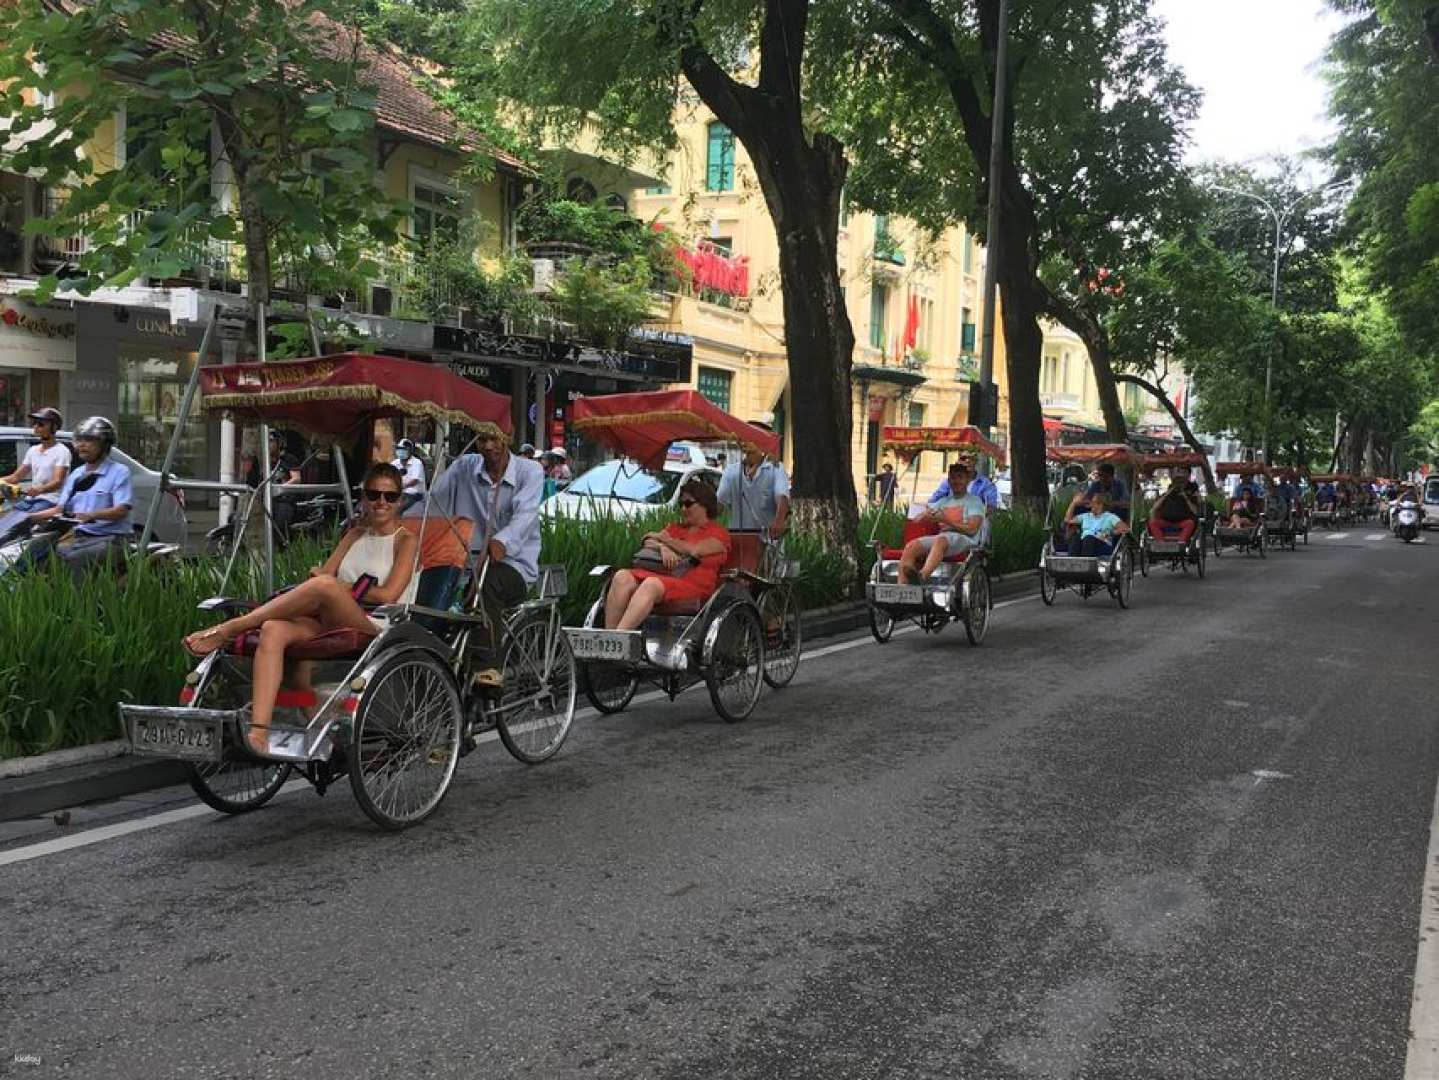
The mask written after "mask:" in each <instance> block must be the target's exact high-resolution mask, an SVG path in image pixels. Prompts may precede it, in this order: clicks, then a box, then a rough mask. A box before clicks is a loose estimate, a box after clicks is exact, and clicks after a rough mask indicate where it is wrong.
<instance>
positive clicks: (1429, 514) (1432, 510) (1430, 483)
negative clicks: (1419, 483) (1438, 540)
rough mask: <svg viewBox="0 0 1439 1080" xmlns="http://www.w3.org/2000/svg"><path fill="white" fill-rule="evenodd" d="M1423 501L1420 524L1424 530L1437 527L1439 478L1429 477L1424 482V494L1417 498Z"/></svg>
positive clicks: (1438, 520)
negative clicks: (1422, 513) (1422, 514)
mask: <svg viewBox="0 0 1439 1080" xmlns="http://www.w3.org/2000/svg"><path fill="white" fill-rule="evenodd" d="M1419 497H1420V499H1422V500H1423V507H1424V517H1423V518H1421V519H1420V524H1421V526H1422V527H1423V528H1425V529H1432V528H1434V527H1435V526H1436V525H1439V476H1430V477H1428V478H1426V479H1425V481H1424V493H1423V494H1422V495H1421V496H1419Z"/></svg>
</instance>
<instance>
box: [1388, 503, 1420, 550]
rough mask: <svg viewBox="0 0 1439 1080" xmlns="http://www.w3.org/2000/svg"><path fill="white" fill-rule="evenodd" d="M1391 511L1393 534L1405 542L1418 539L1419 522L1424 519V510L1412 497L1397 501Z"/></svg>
mask: <svg viewBox="0 0 1439 1080" xmlns="http://www.w3.org/2000/svg"><path fill="white" fill-rule="evenodd" d="M1390 513H1391V518H1390V520H1391V523H1392V524H1391V528H1392V529H1393V530H1394V535H1395V536H1397V537H1398V538H1399V539H1400V540H1403V541H1404V542H1405V543H1406V544H1412V543H1413V542H1414V541H1415V540H1418V539H1419V529H1420V522H1422V521H1423V519H1424V511H1423V510H1422V509H1421V508H1420V506H1419V504H1418V503H1416V502H1414V501H1413V500H1412V499H1405V500H1404V501H1403V502H1401V503H1399V504H1398V505H1397V506H1395V507H1394V509H1393V510H1392V511H1391V512H1390Z"/></svg>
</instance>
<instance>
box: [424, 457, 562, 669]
mask: <svg viewBox="0 0 1439 1080" xmlns="http://www.w3.org/2000/svg"><path fill="white" fill-rule="evenodd" d="M476 445H477V446H478V447H479V452H478V453H472V454H462V455H460V457H458V458H456V459H455V462H454V464H453V465H451V466H450V467H449V468H448V469H446V470H445V473H444V475H443V476H442V477H440V480H439V482H438V483H436V484H435V486H434V487H433V488H431V489H430V494H429V497H428V500H427V501H428V503H429V507H430V515H431V516H432V517H440V516H444V517H460V518H468V519H469V520H470V521H472V522H474V532H473V533H472V534H471V541H470V542H471V548H470V551H471V553H472V554H474V555H476V556H478V557H479V558H481V559H485V558H488V559H489V561H490V565H489V569H488V570H486V571H485V575H484V587H483V588H482V589H481V591H480V606H481V607H482V608H483V609H484V613H485V620H486V622H487V623H488V626H486V627H481V628H480V632H479V635H478V640H476V641H475V642H474V643H473V644H472V646H471V648H472V649H473V653H472V657H471V658H470V663H471V666H472V668H475V669H477V670H476V671H475V675H474V681H475V684H476V686H478V687H480V688H483V689H487V690H496V689H499V688H500V687H502V686H503V685H504V679H503V676H502V675H501V674H500V671H499V669H498V668H496V667H495V664H496V652H497V650H498V648H499V644H500V641H499V634H500V629H501V627H502V626H503V625H504V617H505V611H506V609H508V608H512V607H515V606H516V605H518V604H521V603H523V602H524V600H525V597H526V596H527V595H528V594H529V587H530V585H532V584H533V583H534V581H535V579H536V578H537V577H539V572H540V571H539V566H540V496H541V494H542V493H543V492H544V487H545V471H544V469H543V468H542V467H541V466H540V463H539V462H537V461H532V460H530V459H529V458H522V457H519V456H517V455H515V454H512V453H510V448H509V447H508V446H507V445H506V444H505V440H504V436H502V435H500V434H499V433H497V432H486V433H483V434H481V435H480V437H479V439H478V440H477V442H476ZM423 512H424V506H423V505H418V506H413V507H411V508H410V509H409V511H407V512H406V515H405V516H406V517H419V516H421V514H422V513H423Z"/></svg>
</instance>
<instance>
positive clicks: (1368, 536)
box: [1364, 533, 1389, 540]
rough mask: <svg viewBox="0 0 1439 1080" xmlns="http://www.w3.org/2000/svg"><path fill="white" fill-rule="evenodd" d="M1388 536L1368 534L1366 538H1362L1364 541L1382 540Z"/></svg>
mask: <svg viewBox="0 0 1439 1080" xmlns="http://www.w3.org/2000/svg"><path fill="white" fill-rule="evenodd" d="M1388 535H1389V534H1388V533H1369V534H1368V535H1367V536H1365V537H1364V539H1365V540H1383V539H1384V538H1385V537H1387V536H1388Z"/></svg>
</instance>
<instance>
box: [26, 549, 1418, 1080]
mask: <svg viewBox="0 0 1439 1080" xmlns="http://www.w3.org/2000/svg"><path fill="white" fill-rule="evenodd" d="M1366 535H1367V534H1366V533H1364V532H1363V531H1359V532H1355V533H1351V534H1348V535H1346V536H1345V537H1344V538H1342V539H1339V540H1325V539H1317V540H1316V542H1315V543H1314V544H1312V545H1311V546H1310V547H1309V548H1308V549H1307V550H1301V551H1300V552H1298V553H1296V554H1276V555H1274V556H1272V557H1271V558H1270V559H1269V560H1267V561H1265V562H1260V561H1258V560H1257V559H1244V558H1241V557H1233V556H1226V557H1225V558H1224V559H1222V560H1221V561H1220V562H1218V563H1217V564H1216V563H1212V564H1211V566H1212V571H1213V572H1212V574H1211V577H1210V578H1209V580H1208V581H1205V582H1197V581H1194V580H1184V579H1177V578H1171V577H1170V576H1169V575H1168V574H1164V573H1161V575H1160V576H1159V577H1157V578H1152V579H1150V580H1149V581H1144V582H1139V583H1137V585H1136V589H1135V607H1134V609H1133V610H1131V611H1129V612H1120V611H1118V610H1116V609H1115V608H1114V607H1113V606H1112V605H1111V603H1110V602H1109V601H1108V600H1107V599H1104V600H1093V601H1090V602H1089V603H1088V604H1087V605H1086V604H1084V603H1082V602H1081V601H1080V600H1079V599H1078V598H1076V597H1074V596H1071V595H1062V596H1061V597H1060V599H1059V602H1058V604H1057V605H1056V606H1055V607H1054V608H1052V609H1046V608H1043V607H1041V606H1040V605H1039V604H1038V603H1037V602H1025V603H1020V604H1016V605H1013V606H1009V607H1007V608H1005V609H1003V610H1000V611H998V612H996V618H995V621H994V625H993V628H992V630H991V635H990V638H989V641H988V642H987V643H986V645H985V646H984V647H983V648H982V649H979V650H974V649H971V648H969V647H968V646H967V645H966V644H965V643H964V642H963V638H962V634H959V635H957V634H955V633H954V632H953V631H952V630H951V631H947V632H946V633H945V634H943V635H941V636H940V637H938V638H928V639H926V638H922V637H920V636H919V635H910V636H907V637H896V639H895V640H894V641H893V642H892V643H891V644H890V645H889V646H887V647H884V648H879V647H876V646H873V645H869V644H859V645H857V646H855V647H853V648H849V649H844V650H840V651H832V652H829V653H828V654H827V655H823V656H820V657H817V658H815V659H812V660H810V661H808V662H807V663H806V666H805V667H804V668H802V670H801V674H800V678H799V680H798V681H797V682H796V684H795V686H794V687H793V688H791V689H790V690H788V691H785V692H784V693H782V694H779V695H772V696H769V697H768V698H766V700H765V702H764V703H763V707H762V709H761V710H760V712H759V713H758V714H757V718H756V719H755V720H753V721H752V722H750V723H748V724H745V725H742V726H739V727H728V726H725V725H723V724H721V723H718V722H716V721H715V720H714V719H713V718H712V716H711V714H710V712H709V708H708V702H707V700H706V699H704V698H703V696H702V695H694V696H691V697H688V698H684V699H681V701H680V702H678V703H675V704H668V703H665V702H653V703H648V704H645V705H642V706H640V707H638V708H636V709H635V710H634V711H633V712H632V713H630V714H628V715H626V716H624V717H620V718H613V719H606V720H602V721H587V722H585V723H584V724H583V725H582V726H580V727H579V728H577V731H576V733H575V735H574V736H573V737H572V740H571V742H570V743H569V745H568V746H567V747H566V749H565V751H564V752H563V754H562V755H561V757H560V758H558V759H557V760H555V761H554V762H552V763H550V764H548V765H546V766H542V767H540V768H538V769H525V768H524V767H522V766H520V765H518V764H515V763H512V762H510V761H509V760H507V759H506V758H504V757H503V756H502V751H499V750H498V748H497V747H493V746H492V747H491V748H490V750H489V752H487V753H486V754H485V755H483V759H482V760H478V761H477V760H476V759H475V758H470V759H467V760H466V762H465V763H464V766H463V768H462V776H461V779H460V782H459V783H458V784H457V785H456V787H455V788H454V789H453V790H452V792H451V794H450V798H449V800H448V802H447V803H446V805H445V807H444V809H443V810H442V812H441V813H440V815H438V816H437V817H436V818H434V819H432V821H431V822H430V823H428V824H427V825H426V826H424V827H422V828H421V829H419V830H417V831H412V832H410V833H407V834H404V835H402V836H385V835H380V834H378V833H376V832H375V831H373V830H372V829H371V828H370V827H369V826H368V825H367V823H366V819H365V818H364V817H363V816H362V815H361V814H360V813H359V811H358V809H357V808H356V807H355V806H354V805H353V803H352V801H351V799H350V797H349V794H348V791H347V790H344V789H341V790H337V791H335V792H333V793H332V794H331V795H330V796H328V797H327V798H325V799H324V800H318V799H316V798H314V797H313V796H312V795H310V794H308V793H302V794H300V795H297V796H291V797H282V798H281V799H280V800H278V801H277V802H276V803H275V804H274V805H273V806H272V807H271V808H269V809H267V810H265V811H263V812H261V813H260V814H257V815H254V816H251V817H249V818H242V819H222V818H220V817H217V816H209V815H206V816H203V817H197V818H193V819H190V820H186V821H182V822H176V823H173V824H170V825H168V826H166V827H163V828H155V829H150V830H147V831H143V832H138V833H135V834H133V835H128V836H124V837H121V838H118V839H114V840H110V841H106V842H102V843H97V844H94V845H92V846H89V847H85V848H81V849H77V850H71V851H65V852H62V853H58V854H54V855H48V856H46V857H43V858H37V859H33V860H30V861H26V862H20V863H16V864H13V865H9V866H3V867H0V926H3V927H4V938H5V941H4V949H3V951H0V1073H7V1072H8V1073H9V1074H13V1075H17V1076H20V1075H23V1076H35V1077H41V1076H50V1075H57V1076H75V1077H84V1078H90V1077H107V1078H108V1077H115V1078H128V1077H136V1078H141V1077H143V1078H147V1080H148V1078H159V1077H185V1078H202V1077H235V1078H244V1080H249V1078H255V1077H290V1076H296V1075H307V1076H316V1077H367V1078H369V1077H424V1076H440V1077H467V1078H468V1077H483V1078H491V1077H535V1078H545V1080H551V1078H566V1077H585V1078H592V1077H605V1078H609V1077H614V1078H619V1077H659V1078H669V1080H691V1078H699V1077H723V1078H753V1080H772V1078H780V1077H783V1078H791V1077H795V1078H801V1077H813V1078H816V1080H821V1078H822V1080H840V1078H869V1077H874V1078H881V1077H882V1078H886V1080H888V1078H899V1077H905V1078H908V1077H944V1078H955V1077H964V1078H980V1080H1010V1078H1028V1077H1043V1078H1049V1077H1085V1078H1135V1080H1155V1078H1161V1077H1162V1078H1180V1077H1183V1078H1189V1077H1193V1078H1200V1080H1215V1078H1228V1077H1233V1078H1242V1080H1255V1078H1260V1077H1262V1078H1264V1080H1278V1078H1290V1077H1293V1078H1304V1080H1315V1078H1329V1077H1333V1078H1342V1080H1368V1078H1389V1077H1392V1078H1396V1080H1397V1078H1399V1077H1400V1076H1401V1075H1402V1074H1403V1068H1404V1059H1405V1048H1406V1029H1407V1022H1408V1013H1409V1006H1410V996H1411V989H1412V987H1411V981H1412V972H1413V968H1414V960H1415V949H1416V941H1417V929H1418V917H1419V916H1418V912H1419V899H1420V893H1421V884H1422V876H1423V868H1424V862H1425V851H1426V845H1427V842H1428V826H1429V821H1430V810H1431V805H1432V800H1433V797H1434V791H1435V782H1436V762H1439V745H1436V739H1435V736H1434V734H1433V727H1434V708H1433V706H1434V700H1435V695H1436V692H1439V684H1436V681H1435V675H1434V667H1433V656H1432V653H1431V650H1430V648H1429V646H1430V643H1431V642H1432V641H1433V634H1434V620H1435V619H1436V617H1439V604H1436V600H1439V589H1436V584H1435V583H1436V580H1439V544H1431V545H1426V546H1422V547H1409V548H1405V547H1401V546H1400V545H1398V544H1397V543H1394V542H1392V541H1389V542H1384V541H1382V540H1366V539H1365V536H1366ZM14 1054H33V1055H38V1057H39V1059H40V1064H39V1065H38V1066H34V1065H27V1064H21V1063H18V1062H16V1061H15V1059H14V1058H13V1057H12V1055H14Z"/></svg>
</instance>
